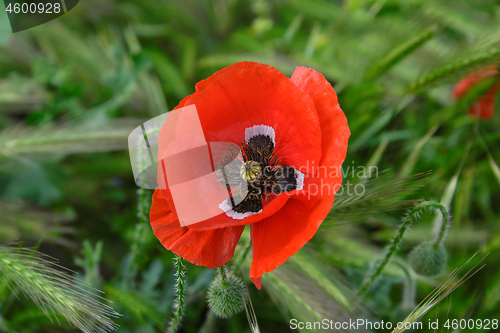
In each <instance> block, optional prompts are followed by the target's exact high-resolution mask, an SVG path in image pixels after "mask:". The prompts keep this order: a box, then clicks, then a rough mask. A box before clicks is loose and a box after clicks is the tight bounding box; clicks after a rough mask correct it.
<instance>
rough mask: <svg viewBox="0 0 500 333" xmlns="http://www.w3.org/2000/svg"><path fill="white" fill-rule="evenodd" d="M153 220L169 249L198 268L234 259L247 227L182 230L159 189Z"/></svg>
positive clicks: (159, 237) (155, 194)
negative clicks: (235, 251) (242, 234)
mask: <svg viewBox="0 0 500 333" xmlns="http://www.w3.org/2000/svg"><path fill="white" fill-rule="evenodd" d="M150 221H151V227H152V228H153V232H154V234H155V236H156V237H157V238H158V239H159V240H160V242H161V244H162V245H163V246H164V247H165V248H166V249H167V250H170V251H172V252H174V253H176V254H178V255H179V256H181V257H183V258H184V259H186V260H187V261H189V262H191V263H193V264H195V265H199V266H205V267H208V268H214V267H219V266H222V265H224V264H226V263H227V262H228V261H229V260H231V258H232V257H233V255H234V249H235V248H236V244H237V243H238V240H239V239H240V237H241V233H242V232H243V230H244V228H245V227H244V226H239V227H228V228H220V229H216V230H210V231H203V232H199V231H194V230H189V229H188V228H185V227H181V226H180V225H179V220H178V219H177V218H176V217H175V216H174V214H173V213H172V211H171V210H170V207H169V205H168V203H167V201H166V200H165V199H164V198H163V197H162V196H161V194H160V191H159V190H156V191H155V193H154V194H153V204H152V206H151V212H150Z"/></svg>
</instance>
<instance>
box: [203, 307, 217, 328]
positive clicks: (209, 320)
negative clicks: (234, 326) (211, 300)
mask: <svg viewBox="0 0 500 333" xmlns="http://www.w3.org/2000/svg"><path fill="white" fill-rule="evenodd" d="M216 319H217V316H216V315H215V313H214V312H213V311H212V310H208V313H207V317H206V318H205V322H204V323H203V326H202V327H201V328H200V333H210V332H211V331H212V329H213V327H214V325H215V320H216Z"/></svg>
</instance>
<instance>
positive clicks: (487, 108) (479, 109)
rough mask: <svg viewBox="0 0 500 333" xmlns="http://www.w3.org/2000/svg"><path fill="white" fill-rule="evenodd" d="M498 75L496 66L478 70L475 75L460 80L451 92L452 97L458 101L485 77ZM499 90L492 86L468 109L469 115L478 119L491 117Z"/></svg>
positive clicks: (496, 86) (497, 86)
mask: <svg viewBox="0 0 500 333" xmlns="http://www.w3.org/2000/svg"><path fill="white" fill-rule="evenodd" d="M497 74H498V69H497V68H496V66H490V67H487V68H483V69H481V70H479V71H478V72H477V73H474V74H472V75H469V76H467V77H466V78H463V79H462V80H460V81H459V82H458V83H457V85H456V86H455V89H454V90H453V97H454V98H455V99H459V98H460V97H461V96H463V95H464V94H465V93H467V92H468V91H469V90H470V89H471V88H472V87H473V86H474V85H476V84H478V83H479V82H480V81H481V80H484V79H485V78H487V77H492V76H495V75H497ZM499 88H500V86H499V85H494V86H493V87H492V88H491V89H490V90H489V91H488V92H487V93H486V94H485V95H484V96H483V97H481V98H480V99H479V100H478V101H477V102H476V103H475V104H474V105H473V106H472V107H471V108H470V109H469V114H470V115H472V116H474V117H479V118H480V119H488V118H491V117H493V111H494V110H495V101H496V99H495V95H496V93H497V92H498V89H499Z"/></svg>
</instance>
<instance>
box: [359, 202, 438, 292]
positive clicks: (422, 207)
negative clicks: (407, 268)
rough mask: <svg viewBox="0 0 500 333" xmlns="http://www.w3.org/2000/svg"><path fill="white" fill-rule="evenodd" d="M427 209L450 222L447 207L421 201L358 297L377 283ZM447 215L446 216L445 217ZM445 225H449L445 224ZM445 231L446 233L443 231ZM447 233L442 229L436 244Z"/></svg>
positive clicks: (404, 220) (363, 285) (411, 212)
mask: <svg viewBox="0 0 500 333" xmlns="http://www.w3.org/2000/svg"><path fill="white" fill-rule="evenodd" d="M427 209H434V210H436V209H439V210H441V212H442V213H443V216H445V217H446V221H448V211H447V210H446V207H444V205H443V204H441V203H439V202H437V201H421V202H420V203H418V204H417V205H416V206H415V207H413V209H411V210H410V211H409V212H408V214H407V215H406V216H405V217H404V218H403V224H402V225H401V227H400V228H399V231H398V233H397V235H396V237H395V238H394V239H393V241H392V244H391V246H390V247H389V249H388V250H387V251H386V252H387V253H386V254H385V256H384V257H383V258H382V259H378V260H376V261H375V264H374V266H375V268H374V270H372V272H373V273H371V274H369V275H368V276H367V277H366V278H365V282H364V283H363V284H362V286H361V288H360V289H359V292H358V295H359V296H361V295H363V294H364V293H365V292H366V291H367V290H368V288H369V287H370V286H371V285H372V284H373V282H375V280H376V279H377V278H378V277H379V275H380V274H381V273H382V271H383V270H384V268H385V266H387V264H388V263H389V261H390V260H391V257H392V256H393V255H394V253H395V252H396V250H397V249H398V247H399V244H400V243H401V240H402V239H403V237H404V234H405V232H406V230H407V229H408V228H409V227H410V225H411V224H412V223H413V221H414V220H416V219H418V218H419V217H420V213H421V212H422V211H424V210H427ZM444 214H446V215H444ZM443 224H444V225H447V223H443ZM443 229H444V231H443ZM445 231H446V226H445V227H441V232H440V233H439V236H438V239H437V240H436V243H435V244H441V243H439V242H442V240H443V238H444V234H445Z"/></svg>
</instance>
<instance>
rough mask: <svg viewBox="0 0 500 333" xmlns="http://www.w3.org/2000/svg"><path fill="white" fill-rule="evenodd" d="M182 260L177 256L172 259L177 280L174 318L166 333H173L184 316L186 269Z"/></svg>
mask: <svg viewBox="0 0 500 333" xmlns="http://www.w3.org/2000/svg"><path fill="white" fill-rule="evenodd" d="M182 260H183V259H182V258H181V257H179V256H178V255H175V257H174V266H175V268H176V273H175V275H176V276H177V280H176V283H175V292H176V294H175V304H174V309H175V310H174V318H172V321H171V322H170V326H169V327H168V330H167V333H175V332H177V330H178V329H179V327H180V326H181V321H182V316H183V315H184V307H185V304H184V298H185V295H184V294H185V292H186V268H185V267H184V263H183V262H182Z"/></svg>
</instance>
